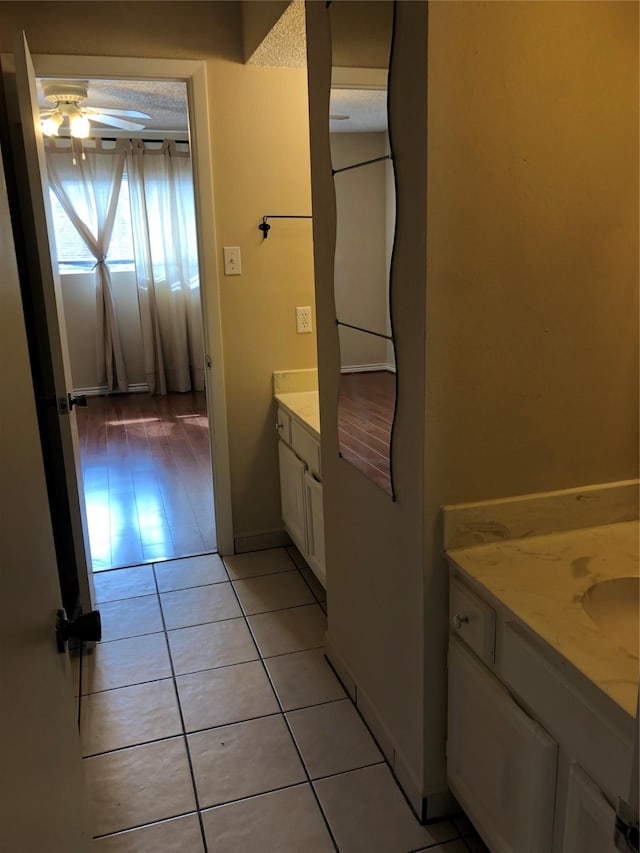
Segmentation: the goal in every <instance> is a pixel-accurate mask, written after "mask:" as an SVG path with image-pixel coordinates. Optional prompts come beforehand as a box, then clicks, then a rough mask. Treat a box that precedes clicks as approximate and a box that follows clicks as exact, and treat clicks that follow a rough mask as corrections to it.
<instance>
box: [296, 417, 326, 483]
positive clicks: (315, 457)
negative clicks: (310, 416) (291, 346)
mask: <svg viewBox="0 0 640 853" xmlns="http://www.w3.org/2000/svg"><path fill="white" fill-rule="evenodd" d="M291 447H293V449H294V450H295V452H296V453H297V454H298V456H299V457H300V459H303V460H304V461H305V462H306V464H307V467H308V468H309V470H310V471H311V473H312V474H315V476H316V477H318V479H320V444H319V443H318V441H317V440H316V439H315V438H314V437H313V436H312V435H311V433H310V432H307V430H306V429H304V428H303V427H301V426H300V424H299V423H297V421H295V420H293V421H291Z"/></svg>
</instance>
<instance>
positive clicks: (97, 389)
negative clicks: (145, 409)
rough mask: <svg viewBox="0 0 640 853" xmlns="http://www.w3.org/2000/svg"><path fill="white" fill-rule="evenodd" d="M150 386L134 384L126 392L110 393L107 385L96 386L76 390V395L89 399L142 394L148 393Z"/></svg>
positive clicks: (141, 383) (142, 383) (74, 391)
mask: <svg viewBox="0 0 640 853" xmlns="http://www.w3.org/2000/svg"><path fill="white" fill-rule="evenodd" d="M148 390H149V386H148V385H147V383H146V382H133V383H132V384H131V385H129V387H128V388H127V390H126V391H117V392H114V391H109V389H108V388H107V386H106V385H94V386H92V387H91V388H74V389H73V393H74V394H84V395H85V396H87V397H102V396H103V395H105V394H113V393H117V394H123V393H124V394H140V393H141V392H143V391H148Z"/></svg>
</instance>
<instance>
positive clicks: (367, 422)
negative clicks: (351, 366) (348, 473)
mask: <svg viewBox="0 0 640 853" xmlns="http://www.w3.org/2000/svg"><path fill="white" fill-rule="evenodd" d="M395 395H396V377H395V375H394V374H393V373H390V372H388V371H376V372H372V373H343V374H342V375H341V377H340V396H339V400H338V441H339V444H340V453H341V454H342V456H343V457H344V458H345V459H347V460H348V461H349V462H351V464H352V465H354V466H355V467H356V468H358V469H359V470H360V471H362V472H363V473H364V474H366V476H367V477H369V479H371V480H373V481H374V483H377V485H379V486H380V487H381V488H382V489H384V490H385V492H387V493H388V494H392V491H391V472H390V466H389V447H390V440H391V424H392V421H393V409H394V405H395Z"/></svg>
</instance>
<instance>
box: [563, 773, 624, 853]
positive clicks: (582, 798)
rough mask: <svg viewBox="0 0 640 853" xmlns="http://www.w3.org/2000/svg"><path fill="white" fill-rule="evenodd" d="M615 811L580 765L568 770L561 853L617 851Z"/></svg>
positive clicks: (604, 852) (614, 852)
mask: <svg viewBox="0 0 640 853" xmlns="http://www.w3.org/2000/svg"><path fill="white" fill-rule="evenodd" d="M615 821H616V813H615V811H614V810H613V809H612V808H611V806H610V805H609V803H608V802H607V801H606V799H605V798H604V797H603V795H602V792H601V791H600V790H599V788H597V787H596V785H595V784H594V783H593V782H592V781H591V779H589V777H588V776H587V775H586V773H584V771H583V770H582V769H581V768H580V767H579V765H577V764H572V765H571V767H570V769H569V781H568V785H567V801H566V809H565V821H564V831H563V833H562V848H561V849H562V853H577V851H580V853H616V847H615V844H614V842H613V838H612V834H611V827H612V826H613V825H614V824H615Z"/></svg>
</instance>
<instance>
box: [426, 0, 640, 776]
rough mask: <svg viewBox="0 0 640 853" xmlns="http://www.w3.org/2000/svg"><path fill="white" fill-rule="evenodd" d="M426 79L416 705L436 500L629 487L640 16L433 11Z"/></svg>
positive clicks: (554, 8)
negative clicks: (421, 600)
mask: <svg viewBox="0 0 640 853" xmlns="http://www.w3.org/2000/svg"><path fill="white" fill-rule="evenodd" d="M428 79H429V87H428V92H429V110H428V175H427V187H428V192H427V241H428V246H427V306H426V308H427V353H426V392H425V406H426V423H427V433H426V445H425V448H426V454H425V497H426V505H425V520H426V531H427V536H426V540H425V571H426V574H425V624H426V625H427V626H430V628H428V630H427V631H426V632H425V692H426V694H427V695H429V696H431V697H442V698H444V695H445V692H444V691H445V680H446V672H445V668H444V660H445V646H446V613H445V612H444V610H443V606H444V599H445V596H446V566H445V564H444V561H443V560H442V558H441V557H440V553H441V536H440V521H439V508H440V506H441V505H443V504H448V503H456V502H461V501H477V500H485V499H490V498H497V497H503V496H508V495H518V494H526V493H529V492H537V491H545V490H552V489H563V488H570V487H575V486H582V485H588V484H593V483H601V482H610V481H615V480H625V479H630V478H634V477H637V476H638V150H639V147H638V4H637V3H626V2H609V1H608V0H607V2H567V3H564V2H554V3H491V2H489V3H484V2H483V3H480V2H470V3H458V2H452V3H449V2H446V3H433V4H430V6H429V78H428ZM434 704H435V707H436V708H437V707H438V704H439V703H434ZM441 707H442V711H441V713H440V715H439V714H438V713H437V712H436V714H435V715H434V714H426V715H425V767H426V768H427V771H428V768H434V767H437V766H438V764H440V763H441V762H442V748H441V744H439V743H438V740H437V739H434V737H433V732H434V731H437V730H438V729H439V730H440V732H442V734H444V730H445V719H444V713H443V712H444V705H443V704H442V706H441Z"/></svg>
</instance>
